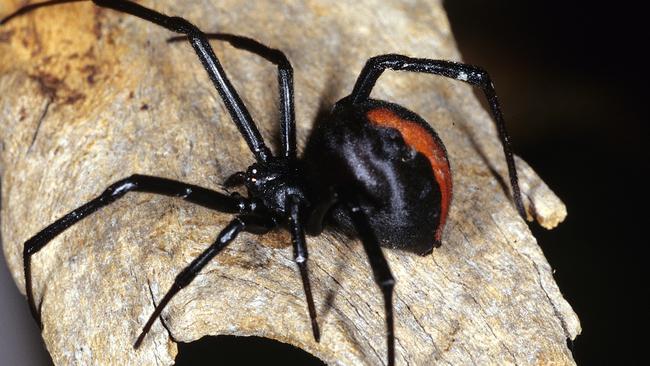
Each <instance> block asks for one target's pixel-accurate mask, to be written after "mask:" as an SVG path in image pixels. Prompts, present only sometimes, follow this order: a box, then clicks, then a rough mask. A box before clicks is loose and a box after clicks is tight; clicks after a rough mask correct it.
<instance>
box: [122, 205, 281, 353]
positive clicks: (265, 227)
mask: <svg viewBox="0 0 650 366" xmlns="http://www.w3.org/2000/svg"><path fill="white" fill-rule="evenodd" d="M274 227H275V222H274V221H273V220H271V219H267V218H265V217H258V216H252V215H242V216H239V217H236V218H235V219H234V220H232V221H231V222H230V223H229V224H228V226H226V227H225V228H224V229H223V230H222V231H221V233H219V236H217V240H216V241H215V242H214V243H213V244H212V245H210V246H209V247H208V248H207V249H206V250H204V251H203V253H201V254H200V255H199V256H198V257H196V258H195V259H194V260H193V261H192V263H190V264H189V265H188V266H187V267H185V268H184V269H183V270H182V271H181V272H180V273H179V274H178V275H177V276H176V279H174V283H173V284H172V286H171V288H170V289H169V290H168V291H167V293H166V294H165V296H164V297H163V298H162V300H161V301H160V303H158V305H156V308H155V310H154V312H153V313H152V314H151V316H150V317H149V320H147V323H146V324H145V325H144V327H143V328H142V332H141V333H140V335H139V336H138V339H137V340H136V341H135V344H134V345H133V348H136V349H137V348H138V347H140V345H141V344H142V340H143V339H144V337H145V336H146V335H147V333H148V332H149V330H150V329H151V326H152V325H153V323H154V322H155V321H156V318H157V317H158V316H159V315H160V313H161V312H162V311H163V309H164V308H165V306H167V304H168V303H169V301H170V300H171V299H172V297H174V295H176V294H177V293H178V292H179V291H180V290H182V289H183V288H184V287H186V286H187V285H189V284H190V283H191V282H192V280H194V278H195V277H196V275H197V274H199V272H200V271H201V269H203V267H205V266H206V265H207V264H208V263H209V262H210V261H211V260H212V258H214V257H215V256H216V255H217V254H219V252H221V251H222V250H223V249H224V248H225V247H226V246H227V245H228V244H230V243H231V242H232V241H233V240H235V239H236V238H237V235H239V233H240V232H242V231H248V232H250V233H254V234H265V233H267V232H268V231H269V230H271V229H272V228H274Z"/></svg>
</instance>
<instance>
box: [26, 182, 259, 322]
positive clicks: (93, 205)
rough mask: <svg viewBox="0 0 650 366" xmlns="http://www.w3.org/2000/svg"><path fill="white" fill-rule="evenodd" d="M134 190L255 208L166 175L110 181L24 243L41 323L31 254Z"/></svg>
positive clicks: (228, 209)
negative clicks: (100, 190)
mask: <svg viewBox="0 0 650 366" xmlns="http://www.w3.org/2000/svg"><path fill="white" fill-rule="evenodd" d="M131 191H134V192H145V193H155V194H160V195H164V196H170V197H179V198H182V199H184V200H185V201H188V202H191V203H194V204H197V205H201V206H204V207H207V208H209V209H212V210H217V211H221V212H225V213H246V212H253V211H254V210H255V208H254V205H253V204H251V202H250V201H249V200H248V199H246V198H244V197H242V196H239V195H238V194H233V195H225V194H223V193H219V192H215V191H212V190H210V189H207V188H203V187H199V186H195V185H193V184H187V183H183V182H179V181H176V180H171V179H167V178H159V177H152V176H148V175H139V174H135V175H132V176H130V177H128V178H125V179H122V180H120V181H118V182H115V183H113V184H111V185H110V186H109V187H108V188H107V189H106V190H105V191H104V192H103V193H102V194H101V195H99V196H97V197H96V198H94V199H93V200H91V201H89V202H88V203H85V204H83V205H81V206H79V207H77V208H76V209H74V210H72V211H71V212H69V213H68V214H66V215H65V216H63V217H61V218H60V219H58V220H56V221H55V222H53V223H52V224H50V225H49V226H47V227H46V228H45V229H43V230H41V231H39V232H38V233H37V234H36V235H34V236H33V237H31V238H30V239H29V240H27V241H26V242H25V244H24V246H23V266H24V271H25V292H26V294H27V301H28V302H29V308H30V310H31V312H32V316H33V317H34V319H35V320H36V321H37V322H38V324H39V326H42V324H41V316H40V313H39V311H38V310H37V307H36V303H35V301H34V293H33V288H32V270H31V257H32V256H33V255H34V254H36V253H37V252H38V251H40V250H41V249H43V247H45V245H47V243H49V242H50V241H51V240H52V239H54V238H55V237H56V236H57V235H59V234H61V233H62V232H63V231H65V230H66V229H67V228H69V227H70V226H72V225H74V224H76V223H77V222H79V221H81V220H82V219H84V218H86V217H87V216H89V215H90V214H92V213H93V212H95V211H97V210H98V209H100V208H102V207H104V206H108V205H109V204H111V203H113V202H115V201H116V200H118V199H120V198H122V197H124V195H125V194H126V193H128V192H131Z"/></svg>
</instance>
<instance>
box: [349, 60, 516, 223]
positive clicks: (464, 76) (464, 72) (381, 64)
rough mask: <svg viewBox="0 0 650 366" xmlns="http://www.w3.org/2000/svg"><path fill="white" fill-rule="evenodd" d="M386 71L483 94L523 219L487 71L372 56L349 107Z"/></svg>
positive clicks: (362, 98) (509, 152) (448, 63)
mask: <svg viewBox="0 0 650 366" xmlns="http://www.w3.org/2000/svg"><path fill="white" fill-rule="evenodd" d="M386 69H391V70H396V71H412V72H421V73H427V74H434V75H439V76H444V77H448V78H451V79H456V80H460V81H463V82H466V83H468V84H471V85H473V86H478V87H479V88H480V89H481V90H482V91H483V93H484V94H485V97H486V98H487V101H488V104H489V105H490V111H491V112H492V116H493V117H494V121H495V123H496V126H497V131H498V133H499V139H500V140H501V144H502V145H503V153H504V154H505V157H506V163H507V165H508V174H509V175H510V186H511V187H512V198H513V199H514V201H515V206H516V207H517V211H518V212H519V215H521V217H523V218H524V219H525V218H526V211H525V209H524V204H523V201H522V199H521V191H520V189H519V178H518V177H517V169H516V167H515V160H514V158H513V155H512V147H511V146H510V137H509V136H508V131H507V130H506V123H505V120H504V118H503V113H501V106H500V104H499V100H498V99H497V94H496V91H495V90H494V84H493V83H492V80H491V79H490V76H489V75H488V73H487V71H485V70H483V69H481V68H479V67H476V66H471V65H466V64H462V63H458V62H452V61H445V60H431V59H426V58H411V57H408V56H403V55H397V54H387V55H380V56H375V57H373V58H371V59H369V60H368V61H367V62H366V65H365V66H364V68H363V70H362V71H361V73H360V74H359V77H358V78H357V82H356V83H355V85H354V89H353V90H352V93H351V94H350V97H349V98H350V101H351V102H352V103H361V102H364V101H366V100H368V98H369V97H370V92H371V91H372V88H373V87H374V86H375V83H376V82H377V79H379V76H381V74H382V73H383V72H384V71H385V70H386Z"/></svg>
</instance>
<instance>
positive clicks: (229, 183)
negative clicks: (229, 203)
mask: <svg viewBox="0 0 650 366" xmlns="http://www.w3.org/2000/svg"><path fill="white" fill-rule="evenodd" d="M245 182H246V173H244V172H236V173H233V174H231V175H230V176H229V177H228V178H226V180H225V181H224V182H223V186H224V187H226V188H235V187H239V186H242V185H244V183H245Z"/></svg>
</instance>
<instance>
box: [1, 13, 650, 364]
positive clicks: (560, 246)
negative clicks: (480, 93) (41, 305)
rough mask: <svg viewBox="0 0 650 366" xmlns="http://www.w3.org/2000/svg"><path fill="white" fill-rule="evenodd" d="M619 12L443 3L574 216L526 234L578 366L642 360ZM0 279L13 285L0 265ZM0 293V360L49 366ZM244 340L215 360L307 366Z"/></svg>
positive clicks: (6, 290)
mask: <svg viewBox="0 0 650 366" xmlns="http://www.w3.org/2000/svg"><path fill="white" fill-rule="evenodd" d="M615 5H616V6H615V7H614V5H613V4H610V5H605V4H601V3H599V2H597V1H590V2H587V1H578V2H576V1H573V2H569V1H548V0H547V1H521V0H519V1H515V0H502V1H498V0H492V1H480V0H448V1H446V2H445V7H446V9H447V11H448V12H449V18H450V21H451V24H452V28H453V30H454V33H455V36H456V39H457V42H458V45H459V48H460V50H461V52H462V54H463V57H464V59H465V61H466V62H468V63H472V64H476V65H481V66H483V67H484V68H485V69H487V70H488V71H489V72H490V74H491V75H492V78H493V80H494V81H495V85H496V87H497V92H498V93H499V95H500V97H501V101H502V103H503V109H504V111H505V114H506V119H507V122H508V125H509V128H510V131H511V134H512V137H513V138H512V140H513V145H514V148H515V151H516V153H517V154H518V155H520V156H522V157H523V158H524V159H525V160H527V161H528V162H529V163H530V165H531V166H532V167H533V168H534V169H535V170H536V171H537V172H538V173H539V174H540V176H542V177H543V179H544V180H545V181H546V182H547V183H548V184H549V186H550V187H551V188H552V189H553V190H554V191H555V192H556V193H557V194H558V195H559V196H560V197H561V198H562V199H563V200H564V202H565V203H566V204H567V207H568V212H569V216H568V218H567V220H566V221H565V222H564V223H563V224H561V225H560V226H559V228H557V229H555V230H553V231H546V230H544V229H541V228H539V227H536V226H535V225H532V227H533V229H534V231H535V235H536V237H537V238H538V240H539V243H540V245H541V247H542V249H543V250H544V253H545V254H546V256H547V258H548V260H549V262H550V263H551V266H552V267H553V268H554V269H555V271H556V272H555V278H556V280H557V282H558V283H559V286H560V289H561V290H562V292H563V293H564V295H565V296H566V298H567V299H568V301H569V302H570V303H571V305H572V306H573V307H574V309H575V311H576V312H577V313H578V316H579V317H580V320H581V322H582V328H583V332H582V335H580V336H579V337H578V338H577V340H576V341H575V342H573V344H572V347H573V352H574V356H575V358H576V361H577V362H578V364H581V365H600V364H612V363H614V361H615V360H616V361H618V362H616V363H617V364H625V363H639V362H640V361H641V360H643V359H645V357H644V358H640V357H639V358H635V355H636V354H638V353H640V352H638V351H637V350H639V349H642V348H641V344H640V343H641V342H640V340H641V338H640V337H638V336H636V335H634V334H630V333H629V332H631V331H633V330H634V329H635V328H639V330H640V331H641V333H642V334H643V331H644V328H642V327H643V325H642V324H645V322H646V320H647V315H646V314H647V309H648V305H647V301H644V302H642V301H641V300H640V296H639V295H638V294H640V293H645V292H646V291H645V290H646V289H647V285H646V284H645V281H644V282H642V279H645V278H642V270H641V268H642V263H641V262H642V259H643V258H644V256H643V254H642V250H643V249H645V245H646V244H647V242H648V241H647V240H644V241H641V238H642V236H641V227H642V226H641V217H642V216H641V215H642V213H641V210H642V209H643V208H645V207H646V205H645V202H646V201H647V200H646V194H644V191H642V189H641V188H642V186H641V172H644V171H645V170H646V169H647V168H648V161H649V160H648V158H647V154H646V153H645V149H642V145H641V144H642V140H645V139H646V138H647V136H648V123H647V122H648V118H647V117H646V114H645V109H646V108H645V107H646V104H645V103H646V102H647V100H648V98H647V97H648V92H647V88H646V85H647V81H648V75H647V74H648V69H647V65H648V64H647V58H646V57H645V56H644V55H642V54H641V53H642V51H641V50H644V48H646V47H647V45H648V35H647V32H645V28H646V26H647V25H646V24H644V21H645V18H644V12H643V11H642V9H637V8H633V7H631V6H629V5H627V4H625V3H616V4H615ZM644 277H645V276H644ZM0 278H2V280H3V281H8V280H7V279H8V278H9V274H8V271H7V269H6V267H5V265H4V263H1V264H0ZM0 293H1V295H0V299H1V300H0V302H1V306H0V329H2V331H1V332H2V335H1V336H0V360H1V361H2V362H0V363H2V364H7V365H9V364H11V365H41V364H47V362H48V361H47V360H48V357H47V355H46V354H45V353H44V351H43V346H42V345H41V341H40V338H39V336H38V332H37V329H36V326H35V325H34V323H33V322H32V321H31V319H29V314H28V308H27V305H26V303H25V302H24V299H23V297H22V296H21V295H20V294H19V293H18V291H17V290H16V288H15V286H14V285H13V284H12V283H9V282H6V283H5V282H3V283H0ZM17 324H19V325H17ZM16 328H18V329H24V330H26V333H23V332H21V331H18V330H17V329H16ZM10 341H11V342H10ZM14 342H15V343H14ZM248 342H249V343H247V344H246V345H245V349H244V350H237V349H236V348H235V346H234V345H233V344H232V343H233V342H232V339H230V340H228V339H226V340H222V341H219V343H220V344H222V345H224V347H222V348H221V350H222V351H223V350H224V349H228V350H235V352H236V353H238V354H239V355H242V354H251V353H252V354H256V355H257V356H259V357H260V358H259V359H264V360H267V361H269V362H270V363H275V362H272V361H273V360H278V361H276V362H279V360H283V361H282V362H283V363H284V364H286V363H287V361H288V360H292V359H293V360H295V362H296V363H295V364H306V363H305V362H304V361H298V358H297V357H299V356H297V355H296V354H295V353H293V352H292V351H288V350H286V349H284V348H282V347H280V348H278V349H279V350H278V351H273V350H271V351H268V352H269V353H264V352H263V351H262V350H263V349H273V347H274V346H273V344H269V342H267V343H264V344H261V343H260V342H259V341H255V340H249V341H248ZM250 342H252V343H250ZM197 347H204V348H202V349H201V350H200V353H202V354H204V355H205V354H206V353H208V348H209V349H211V350H215V349H216V346H215V345H214V344H213V343H210V344H208V343H204V344H199V345H197ZM206 347H208V348H206ZM251 349H255V351H253V352H251ZM181 354H183V355H184V357H187V356H189V355H190V354H189V353H185V351H184V350H182V352H181ZM213 360H214V358H213ZM192 364H195V365H196V364H199V363H197V362H196V361H195V362H193V363H192ZM239 364H242V363H239Z"/></svg>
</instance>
